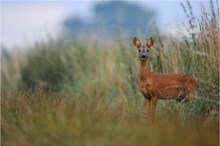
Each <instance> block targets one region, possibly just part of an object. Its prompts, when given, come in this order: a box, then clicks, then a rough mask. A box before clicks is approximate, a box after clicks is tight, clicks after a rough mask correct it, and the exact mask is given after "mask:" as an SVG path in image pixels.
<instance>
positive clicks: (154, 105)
mask: <svg viewBox="0 0 220 146" xmlns="http://www.w3.org/2000/svg"><path fill="white" fill-rule="evenodd" d="M156 107H157V97H155V96H154V97H153V98H152V108H151V116H152V125H153V127H154V126H155V113H156Z"/></svg>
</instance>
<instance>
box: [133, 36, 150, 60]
mask: <svg viewBox="0 0 220 146" xmlns="http://www.w3.org/2000/svg"><path fill="white" fill-rule="evenodd" d="M133 44H134V46H135V47H136V48H137V49H138V52H139V58H140V59H141V60H142V61H145V60H147V58H148V54H149V50H150V47H151V46H153V45H154V40H153V38H152V37H151V38H150V39H149V40H148V41H147V43H146V45H141V42H140V41H139V39H138V38H137V37H134V38H133Z"/></svg>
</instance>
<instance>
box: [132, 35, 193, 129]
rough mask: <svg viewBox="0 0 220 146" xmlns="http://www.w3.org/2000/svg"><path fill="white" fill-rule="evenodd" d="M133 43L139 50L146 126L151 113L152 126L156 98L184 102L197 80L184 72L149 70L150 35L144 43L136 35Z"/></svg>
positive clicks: (153, 123) (191, 92)
mask: <svg viewBox="0 0 220 146" xmlns="http://www.w3.org/2000/svg"><path fill="white" fill-rule="evenodd" d="M133 45H134V46H135V47H136V48H137V50H138V52H139V60H140V83H139V88H140V91H141V92H142V94H143V95H144V99H145V105H146V117H147V127H148V120H149V115H150V114H151V120H152V126H153V127H154V126H155V112H156V106H157V100H158V99H176V100H177V101H179V102H181V103H186V102H188V101H189V99H195V98H194V97H193V95H194V93H195V92H194V91H195V88H196V85H197V81H196V80H195V79H194V78H193V77H192V76H190V75H186V74H164V73H159V72H153V71H150V70H149V68H148V56H149V51H150V48H151V47H152V46H153V45H154V40H153V38H152V37H151V38H150V39H149V40H148V41H147V42H146V44H145V45H141V42H140V41H139V39H138V38H137V37H134V38H133Z"/></svg>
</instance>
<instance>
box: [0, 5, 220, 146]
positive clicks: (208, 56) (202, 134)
mask: <svg viewBox="0 0 220 146" xmlns="http://www.w3.org/2000/svg"><path fill="white" fill-rule="evenodd" d="M186 4H187V5H186V6H185V5H184V4H182V7H183V9H184V10H185V13H186V14H187V15H186V16H187V18H188V22H189V23H185V27H186V30H187V32H188V33H187V35H188V36H184V35H183V34H182V38H178V39H177V38H173V37H165V36H162V35H161V34H159V33H158V31H157V30H156V29H155V33H154V36H153V37H154V39H155V45H154V47H152V49H151V51H150V53H151V54H150V58H149V66H150V68H151V70H154V71H158V72H163V73H187V74H191V75H192V76H193V77H195V78H196V79H197V80H198V88H197V95H196V97H197V98H196V100H195V101H191V102H189V103H187V104H180V103H178V102H176V101H174V100H172V101H159V105H158V109H157V123H156V125H157V126H156V127H154V128H149V127H148V128H147V127H146V119H145V112H144V111H145V110H144V103H143V95H141V93H140V92H139V88H138V84H139V61H138V57H137V50H136V49H135V48H134V47H133V45H132V37H133V36H132V37H129V38H128V39H124V38H123V37H120V36H119V37H117V38H114V39H113V40H112V39H107V40H108V41H107V40H106V41H103V39H100V38H96V37H93V36H91V38H89V39H87V40H77V39H75V40H71V39H69V40H68V39H65V38H60V39H58V40H50V41H49V42H41V43H37V44H36V45H35V46H34V47H33V48H30V50H29V51H28V52H18V53H16V54H13V55H11V54H8V53H7V52H6V51H5V50H3V51H2V70H1V89H2V92H1V126H2V128H1V137H2V138H1V140H2V141H1V142H2V145H22V146H23V145H126V146H129V145H131V146H133V145H149V144H150V145H155V146H157V145H218V142H219V139H218V137H219V131H218V129H219V36H218V35H219V24H218V22H219V20H220V19H219V9H218V8H217V9H216V8H214V3H213V2H212V1H211V2H210V6H211V13H210V14H207V13H206V12H205V11H203V13H202V16H201V18H195V17H194V16H193V13H192V9H191V8H190V3H189V2H188V3H186ZM192 22H194V23H193V24H192ZM138 37H139V38H142V39H141V40H144V37H143V36H142V35H141V34H139V35H138ZM145 40H146V38H145Z"/></svg>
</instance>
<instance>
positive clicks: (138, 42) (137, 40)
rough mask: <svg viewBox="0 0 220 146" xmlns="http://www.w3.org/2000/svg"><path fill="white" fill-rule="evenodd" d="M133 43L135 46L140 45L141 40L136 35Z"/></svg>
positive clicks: (138, 46)
mask: <svg viewBox="0 0 220 146" xmlns="http://www.w3.org/2000/svg"><path fill="white" fill-rule="evenodd" d="M133 44H134V46H136V47H137V48H140V47H141V42H140V41H139V39H138V38H137V37H134V38H133Z"/></svg>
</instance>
